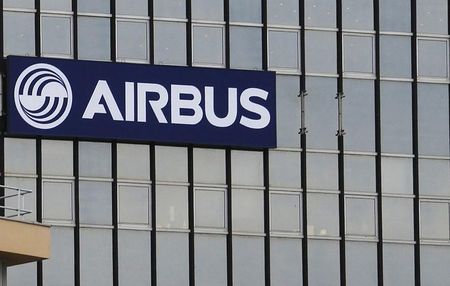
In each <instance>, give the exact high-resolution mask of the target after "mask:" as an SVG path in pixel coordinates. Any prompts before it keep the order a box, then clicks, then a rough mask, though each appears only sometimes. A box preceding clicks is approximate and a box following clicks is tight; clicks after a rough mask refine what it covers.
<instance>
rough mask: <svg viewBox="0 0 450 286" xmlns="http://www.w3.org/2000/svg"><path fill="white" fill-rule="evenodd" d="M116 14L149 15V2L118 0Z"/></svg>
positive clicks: (144, 0)
mask: <svg viewBox="0 0 450 286" xmlns="http://www.w3.org/2000/svg"><path fill="white" fill-rule="evenodd" d="M116 13H117V14H118V15H135V16H147V15H148V1H146V0H133V1H127V0H116Z"/></svg>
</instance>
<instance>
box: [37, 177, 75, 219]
mask: <svg viewBox="0 0 450 286" xmlns="http://www.w3.org/2000/svg"><path fill="white" fill-rule="evenodd" d="M42 193H43V194H42V209H43V210H42V212H43V214H42V217H43V218H44V219H45V220H51V221H53V220H62V221H67V222H70V223H71V222H73V220H74V217H73V183H72V182H70V181H47V180H45V181H43V182H42Z"/></svg>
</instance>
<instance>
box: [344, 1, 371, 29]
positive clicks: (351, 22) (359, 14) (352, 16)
mask: <svg viewBox="0 0 450 286" xmlns="http://www.w3.org/2000/svg"><path fill="white" fill-rule="evenodd" d="M342 6H343V7H342V12H343V13H342V26H343V27H344V29H356V30H373V1H372V0H344V1H343V4H342Z"/></svg>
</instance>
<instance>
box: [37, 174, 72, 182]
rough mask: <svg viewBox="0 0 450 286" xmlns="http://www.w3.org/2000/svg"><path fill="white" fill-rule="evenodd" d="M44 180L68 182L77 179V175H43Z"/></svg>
mask: <svg viewBox="0 0 450 286" xmlns="http://www.w3.org/2000/svg"><path fill="white" fill-rule="evenodd" d="M42 181H44V182H67V181H75V177H72V176H49V175H42Z"/></svg>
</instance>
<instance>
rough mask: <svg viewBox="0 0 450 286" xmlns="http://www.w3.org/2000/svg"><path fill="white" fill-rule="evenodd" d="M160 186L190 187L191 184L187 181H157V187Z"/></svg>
mask: <svg viewBox="0 0 450 286" xmlns="http://www.w3.org/2000/svg"><path fill="white" fill-rule="evenodd" d="M158 186H180V187H189V186H190V184H189V183H187V182H167V181H156V187H158Z"/></svg>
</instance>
